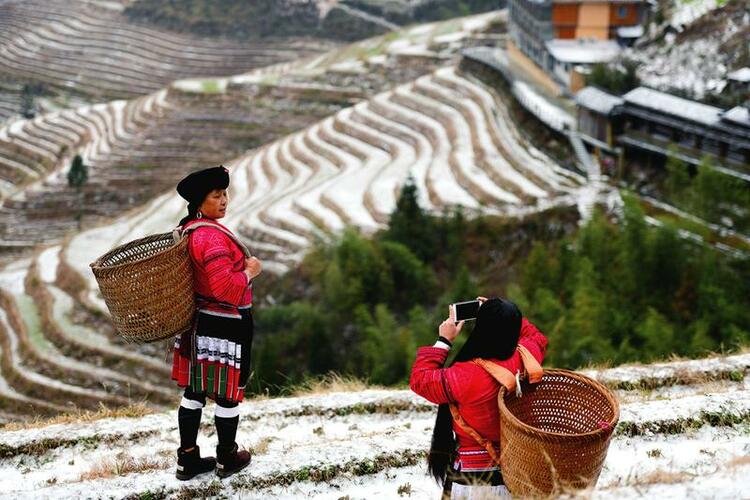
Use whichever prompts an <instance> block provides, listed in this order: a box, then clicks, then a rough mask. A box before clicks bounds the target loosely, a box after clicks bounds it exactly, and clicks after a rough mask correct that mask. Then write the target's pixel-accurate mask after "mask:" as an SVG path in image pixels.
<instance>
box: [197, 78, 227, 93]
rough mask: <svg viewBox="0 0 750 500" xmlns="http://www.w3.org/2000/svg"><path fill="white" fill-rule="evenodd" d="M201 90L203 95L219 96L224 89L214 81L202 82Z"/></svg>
mask: <svg viewBox="0 0 750 500" xmlns="http://www.w3.org/2000/svg"><path fill="white" fill-rule="evenodd" d="M201 90H203V93H204V94H221V93H222V92H224V89H223V88H222V86H221V85H219V82H218V81H216V80H203V81H202V82H201Z"/></svg>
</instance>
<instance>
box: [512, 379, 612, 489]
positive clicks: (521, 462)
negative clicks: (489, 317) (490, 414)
mask: <svg viewBox="0 0 750 500" xmlns="http://www.w3.org/2000/svg"><path fill="white" fill-rule="evenodd" d="M521 387H522V392H523V395H522V396H521V397H517V396H516V395H515V393H514V392H510V393H509V392H507V391H506V390H505V389H504V388H503V389H501V390H500V394H499V395H498V404H499V407H500V447H501V453H500V462H501V469H502V471H503V479H504V481H505V484H506V486H507V487H508V489H509V490H510V492H511V493H512V494H513V495H514V496H517V497H534V498H539V497H550V496H554V495H557V494H560V493H564V492H568V491H570V490H579V489H586V488H591V487H593V486H595V485H596V481H597V480H598V479H599V474H600V473H601V470H602V465H603V464H604V459H605V458H606V456H607V450H608V448H609V442H610V439H611V437H612V432H613V430H614V428H615V426H616V425H617V421H618V420H619V418H620V406H619V404H618V402H617V400H616V399H615V397H614V395H613V394H612V392H611V391H609V389H607V388H606V387H604V386H603V385H602V384H600V383H599V382H597V381H595V380H593V379H591V378H589V377H586V376H584V375H581V374H578V373H575V372H572V371H569V370H544V376H543V378H542V381H541V382H539V383H537V384H529V383H528V382H523V383H522V386H521Z"/></svg>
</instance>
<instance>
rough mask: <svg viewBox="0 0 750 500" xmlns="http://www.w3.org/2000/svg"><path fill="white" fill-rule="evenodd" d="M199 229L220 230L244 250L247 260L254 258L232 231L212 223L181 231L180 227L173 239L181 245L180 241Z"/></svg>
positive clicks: (196, 225) (173, 233) (174, 233)
mask: <svg viewBox="0 0 750 500" xmlns="http://www.w3.org/2000/svg"><path fill="white" fill-rule="evenodd" d="M199 227H212V228H214V229H218V230H219V231H221V232H222V233H224V234H226V235H227V236H229V238H230V239H231V240H232V241H233V242H234V243H235V244H236V245H237V246H238V247H240V250H242V253H244V254H245V257H247V258H250V257H252V256H253V254H251V253H250V250H249V249H248V248H247V246H245V244H244V243H242V242H241V241H240V240H239V239H238V238H237V236H235V235H234V234H232V233H231V232H230V231H227V230H226V229H224V228H223V227H221V226H218V225H216V224H212V223H210V222H196V223H195V224H190V226H188V227H187V228H186V229H181V228H179V227H178V228H176V229H175V230H174V231H172V237H173V238H174V239H175V242H178V243H179V241H180V240H181V239H182V238H184V237H185V236H187V234H188V233H189V232H190V231H192V230H194V229H198V228H199Z"/></svg>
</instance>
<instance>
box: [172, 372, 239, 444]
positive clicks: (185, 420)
mask: <svg viewBox="0 0 750 500" xmlns="http://www.w3.org/2000/svg"><path fill="white" fill-rule="evenodd" d="M183 396H184V400H183V401H182V403H180V408H179V410H178V411H177V422H178V424H179V425H178V427H179V429H180V447H181V448H182V449H183V450H185V449H191V448H193V447H195V446H196V441H197V439H198V431H199V429H200V425H201V415H202V413H203V407H204V406H206V393H205V392H194V391H193V390H192V389H191V388H190V387H189V386H188V387H186V388H185V393H184V395H183ZM185 400H187V401H185ZM238 404H239V403H238V402H237V401H229V400H227V399H225V398H219V397H217V398H216V405H217V406H219V407H220V408H221V411H220V409H219V408H217V409H216V414H215V416H214V422H215V423H216V434H217V436H218V438H219V445H218V447H217V449H221V450H224V451H225V452H228V451H230V450H232V449H234V447H235V441H234V439H235V437H236V436H237V426H238V425H239V422H240V417H239V409H237V410H234V409H235V408H237V406H238ZM221 414H223V415H221Z"/></svg>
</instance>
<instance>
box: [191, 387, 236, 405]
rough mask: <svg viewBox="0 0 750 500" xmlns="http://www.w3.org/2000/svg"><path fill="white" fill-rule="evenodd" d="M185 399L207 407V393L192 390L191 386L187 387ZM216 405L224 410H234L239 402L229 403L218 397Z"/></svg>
mask: <svg viewBox="0 0 750 500" xmlns="http://www.w3.org/2000/svg"><path fill="white" fill-rule="evenodd" d="M183 396H184V397H185V399H189V400H191V401H198V402H199V403H200V404H201V405H202V406H204V407H205V406H206V393H205V392H195V391H193V389H191V388H190V386H187V387H185V393H184V394H183ZM215 401H216V404H217V405H219V406H221V407H223V408H234V407H235V406H237V405H238V404H239V403H238V402H237V401H229V400H228V399H224V398H219V397H217V398H216V399H215Z"/></svg>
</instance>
